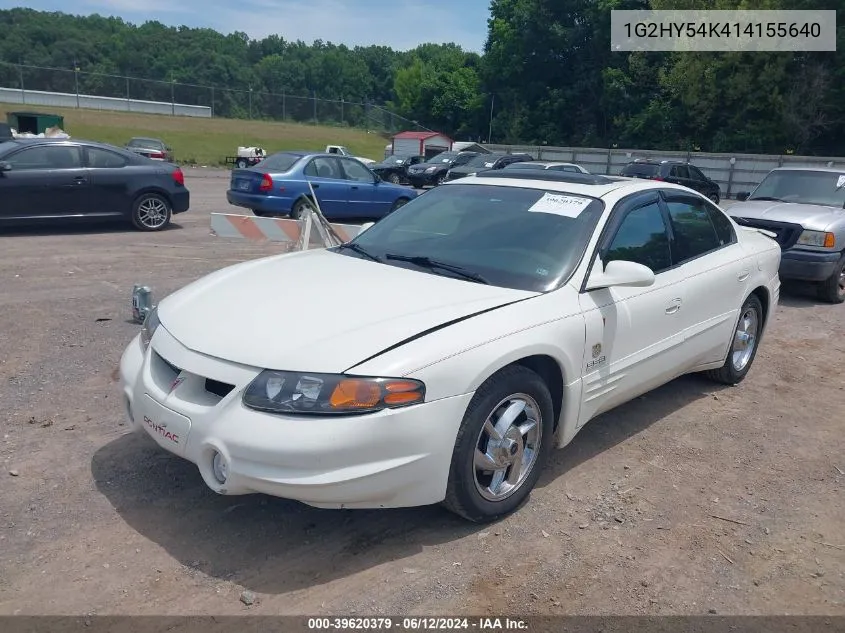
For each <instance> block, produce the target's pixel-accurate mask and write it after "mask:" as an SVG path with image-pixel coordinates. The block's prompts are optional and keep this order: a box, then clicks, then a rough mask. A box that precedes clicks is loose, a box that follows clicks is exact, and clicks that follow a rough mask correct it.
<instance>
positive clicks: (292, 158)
mask: <svg viewBox="0 0 845 633" xmlns="http://www.w3.org/2000/svg"><path fill="white" fill-rule="evenodd" d="M300 158H302V155H301V154H286V153H284V152H283V153H281V154H273V155H272V156H268V157H267V158H265V159H264V160H263V161H261V162H260V163H259V164H258V165H257V167H259V168H260V169H261V170H262V171H275V172H279V173H283V172H286V171H288V170H289V169H290V168H291V167H293V166H294V165H296V163H297V161H298V160H299V159H300Z"/></svg>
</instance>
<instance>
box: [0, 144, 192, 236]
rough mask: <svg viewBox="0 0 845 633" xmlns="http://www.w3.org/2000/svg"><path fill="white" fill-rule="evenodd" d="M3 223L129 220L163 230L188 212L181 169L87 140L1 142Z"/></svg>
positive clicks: (143, 227)
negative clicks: (64, 220) (177, 216)
mask: <svg viewBox="0 0 845 633" xmlns="http://www.w3.org/2000/svg"><path fill="white" fill-rule="evenodd" d="M0 201H2V202H0V224H2V223H10V222H28V221H32V220H42V221H43V220H63V219H67V220H70V219H73V220H76V219H83V218H90V219H97V220H103V219H108V218H125V219H127V220H130V221H131V222H132V224H133V225H134V226H135V228H137V229H139V230H141V231H160V230H161V229H163V228H165V227H166V226H167V225H168V224H170V220H171V218H172V216H173V215H174V214H177V213H184V212H185V211H187V210H188V209H189V207H190V193H189V192H188V189H187V187H185V176H184V174H183V173H182V170H181V169H180V168H179V167H178V166H176V165H172V164H170V163H163V162H160V161H151V160H149V159H148V158H145V157H144V156H139V155H138V154H135V153H133V152H130V151H127V150H125V149H121V148H119V147H114V146H112V145H106V144H103V143H94V142H91V141H81V140H63V139H15V140H12V141H6V142H5V143H0Z"/></svg>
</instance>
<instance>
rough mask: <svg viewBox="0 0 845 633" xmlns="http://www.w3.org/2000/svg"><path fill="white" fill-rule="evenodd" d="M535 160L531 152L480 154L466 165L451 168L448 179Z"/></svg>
mask: <svg viewBox="0 0 845 633" xmlns="http://www.w3.org/2000/svg"><path fill="white" fill-rule="evenodd" d="M533 160H534V157H533V156H531V155H530V154H479V155H478V156H476V157H475V158H473V159H472V160H471V161H469V162H468V163H467V164H465V165H460V166H458V165H456V166H454V167H452V168H451V169H449V173H448V174H447V175H446V180H455V179H457V178H463V177H464V176H471V175H473V174H477V173H479V172H482V171H488V170H490V169H503V168H505V167H507V166H508V165H511V164H513V163H527V162H531V161H533Z"/></svg>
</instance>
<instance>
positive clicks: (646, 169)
mask: <svg viewBox="0 0 845 633" xmlns="http://www.w3.org/2000/svg"><path fill="white" fill-rule="evenodd" d="M658 171H660V166H659V165H651V164H649V163H631V164H630V165H625V167H624V168H623V169H622V172H621V175H622V176H639V177H648V178H650V177H652V176H656V175H657V172H658Z"/></svg>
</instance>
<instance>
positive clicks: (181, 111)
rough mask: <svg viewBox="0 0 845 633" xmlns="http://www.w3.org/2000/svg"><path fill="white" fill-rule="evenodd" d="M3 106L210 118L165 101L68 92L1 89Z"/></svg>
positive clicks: (206, 111)
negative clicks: (8, 104) (17, 104)
mask: <svg viewBox="0 0 845 633" xmlns="http://www.w3.org/2000/svg"><path fill="white" fill-rule="evenodd" d="M0 103H19V104H21V105H22V106H38V107H39V108H40V107H48V108H76V107H79V108H84V109H86V110H111V111H114V112H139V113H143V114H166V115H171V116H190V117H201V118H210V117H211V108H209V107H208V106H195V105H185V104H183V103H167V102H165V101H141V100H139V99H117V98H115V97H95V96H93V95H78V97H77V95H76V94H73V93H67V92H43V91H40V90H26V91H22V90H18V89H15V88H0Z"/></svg>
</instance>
